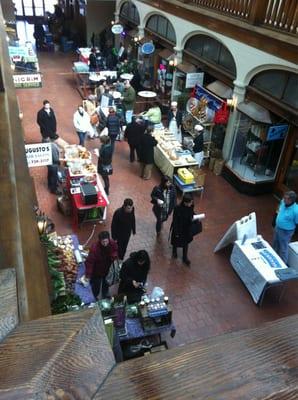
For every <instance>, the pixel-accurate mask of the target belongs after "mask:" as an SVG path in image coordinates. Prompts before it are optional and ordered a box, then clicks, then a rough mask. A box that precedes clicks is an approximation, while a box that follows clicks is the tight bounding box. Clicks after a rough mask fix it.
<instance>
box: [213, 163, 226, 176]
mask: <svg viewBox="0 0 298 400" xmlns="http://www.w3.org/2000/svg"><path fill="white" fill-rule="evenodd" d="M224 165H225V160H222V159H219V160H216V161H215V163H214V168H213V172H214V174H215V175H221V173H222V169H223V166H224Z"/></svg>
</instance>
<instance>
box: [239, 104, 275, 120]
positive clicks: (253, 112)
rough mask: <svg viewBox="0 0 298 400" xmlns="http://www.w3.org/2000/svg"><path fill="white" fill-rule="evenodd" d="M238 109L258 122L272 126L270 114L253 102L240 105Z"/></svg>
mask: <svg viewBox="0 0 298 400" xmlns="http://www.w3.org/2000/svg"><path fill="white" fill-rule="evenodd" d="M237 109H238V110H239V111H241V112H243V113H244V114H246V115H247V116H248V117H250V118H251V119H253V120H254V121H256V122H262V123H263V124H272V120H271V117H270V112H269V111H268V110H266V108H264V107H262V106H260V105H259V104H256V103H254V102H253V101H246V102H242V103H239V104H238V105H237Z"/></svg>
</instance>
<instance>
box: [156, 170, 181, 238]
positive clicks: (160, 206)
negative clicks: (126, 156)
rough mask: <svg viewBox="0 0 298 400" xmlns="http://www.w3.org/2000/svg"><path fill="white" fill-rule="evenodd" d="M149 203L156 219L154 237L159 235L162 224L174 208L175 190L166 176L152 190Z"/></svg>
mask: <svg viewBox="0 0 298 400" xmlns="http://www.w3.org/2000/svg"><path fill="white" fill-rule="evenodd" d="M151 203H152V204H153V208H152V211H153V213H154V215H155V217H156V235H159V234H160V231H161V228H162V224H163V222H165V221H166V220H167V219H168V217H169V215H171V213H172V211H173V209H174V207H175V206H176V189H175V186H174V185H173V184H172V182H171V179H170V178H169V177H168V176H163V177H162V178H161V181H160V184H159V185H158V186H155V187H154V188H153V190H152V193H151Z"/></svg>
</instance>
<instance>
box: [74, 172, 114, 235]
mask: <svg viewBox="0 0 298 400" xmlns="http://www.w3.org/2000/svg"><path fill="white" fill-rule="evenodd" d="M96 186H97V188H98V192H97V203H96V204H88V205H86V204H83V201H82V197H81V193H75V194H71V199H72V205H73V229H74V230H77V229H78V227H79V225H80V224H82V223H84V222H96V221H100V222H102V221H104V220H105V219H106V215H107V206H108V204H109V200H108V198H107V196H106V194H105V191H104V188H103V186H102V183H101V181H100V180H99V178H98V175H97V182H96ZM92 210H93V212H91V211H92ZM91 214H94V215H92V216H91ZM80 217H81V218H82V219H81V220H80Z"/></svg>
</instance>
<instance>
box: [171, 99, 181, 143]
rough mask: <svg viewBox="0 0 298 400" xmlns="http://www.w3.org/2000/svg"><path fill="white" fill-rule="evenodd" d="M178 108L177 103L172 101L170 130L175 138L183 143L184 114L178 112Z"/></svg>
mask: <svg viewBox="0 0 298 400" xmlns="http://www.w3.org/2000/svg"><path fill="white" fill-rule="evenodd" d="M177 106H178V103H177V101H172V103H171V109H170V111H169V112H168V128H169V131H170V132H172V133H173V135H174V136H175V138H176V139H177V140H178V141H179V142H181V139H182V138H181V124H182V112H181V111H180V110H178V108H177Z"/></svg>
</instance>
